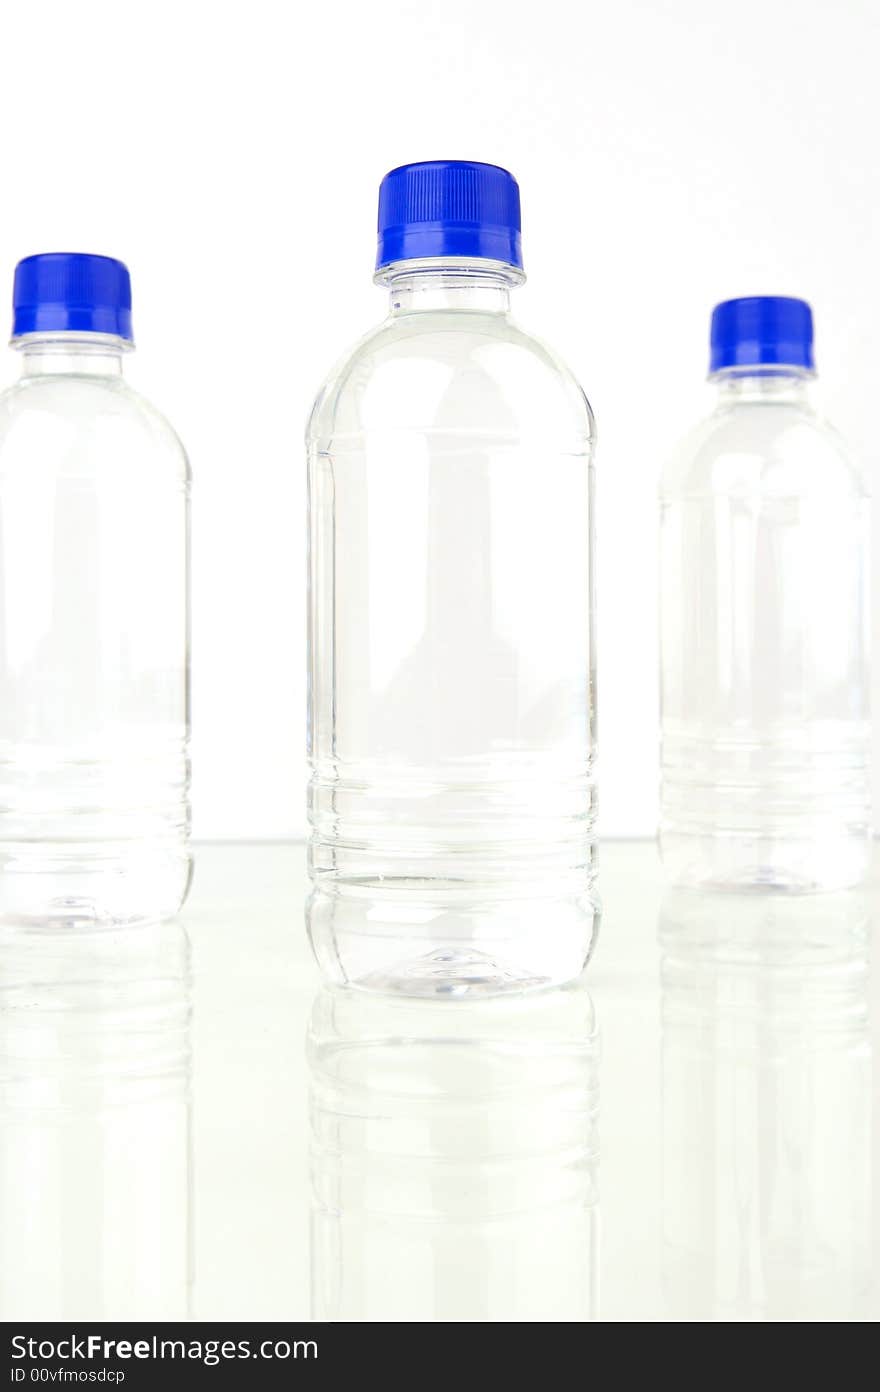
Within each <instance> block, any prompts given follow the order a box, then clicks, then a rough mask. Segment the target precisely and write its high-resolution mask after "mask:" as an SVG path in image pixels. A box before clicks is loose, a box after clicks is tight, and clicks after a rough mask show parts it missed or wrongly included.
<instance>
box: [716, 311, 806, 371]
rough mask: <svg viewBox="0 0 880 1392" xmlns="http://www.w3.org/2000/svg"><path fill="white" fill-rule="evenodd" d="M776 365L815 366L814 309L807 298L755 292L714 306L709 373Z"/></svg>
mask: <svg viewBox="0 0 880 1392" xmlns="http://www.w3.org/2000/svg"><path fill="white" fill-rule="evenodd" d="M774 366H776V367H800V368H805V369H807V370H808V371H812V370H813V367H814V362H813V312H812V310H811V309H810V306H809V305H808V304H807V302H806V300H794V299H789V297H788V296H787V295H753V296H750V297H748V298H746V299H742V300H725V301H724V303H723V304H720V305H716V306H715V308H714V310H713V311H712V328H711V334H710V357H709V371H710V373H712V372H720V371H722V370H723V369H724V368H726V367H774Z"/></svg>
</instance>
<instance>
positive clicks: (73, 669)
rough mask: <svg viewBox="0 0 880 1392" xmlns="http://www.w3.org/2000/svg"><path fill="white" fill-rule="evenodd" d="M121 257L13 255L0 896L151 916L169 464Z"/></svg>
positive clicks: (177, 483)
mask: <svg viewBox="0 0 880 1392" xmlns="http://www.w3.org/2000/svg"><path fill="white" fill-rule="evenodd" d="M132 346H133V343H132V331H131V287H130V283H129V276H128V271H127V270H126V268H125V266H123V265H122V263H121V262H119V261H114V260H111V259H110V258H109V257H104V256H87V255H73V254H54V255H46V256H31V257H28V258H27V259H26V260H24V261H22V262H20V263H19V265H18V267H17V269H16V273H15V292H14V325H13V347H14V348H16V349H18V351H19V352H20V354H21V362H22V372H21V377H20V378H19V380H18V382H17V383H16V384H15V385H14V386H13V387H11V388H9V390H7V391H6V392H4V393H3V395H2V396H0V594H2V600H0V915H2V917H3V919H4V920H6V921H7V922H9V921H15V922H20V923H21V924H23V925H47V924H52V925H58V926H65V927H66V926H70V927H83V926H88V925H93V926H101V925H106V924H123V923H132V922H137V921H146V920H151V919H159V918H164V917H166V916H169V915H171V914H173V913H174V912H175V911H176V910H177V909H178V908H179V907H180V905H181V903H182V902H183V899H184V896H185V894H186V890H187V886H188V884H189V878H190V857H189V850H188V834H189V757H188V734H189V698H188V599H187V585H188V525H189V522H188V519H189V512H188V508H189V503H188V494H189V469H188V465H187V460H186V456H185V454H184V452H183V449H182V447H181V445H180V442H179V440H178V439H177V436H176V435H175V434H174V432H173V431H172V430H171V428H170V426H169V425H168V424H167V422H166V421H165V420H164V419H163V418H162V416H161V415H159V413H158V411H156V410H155V409H154V408H153V407H152V406H150V405H148V403H147V402H146V401H144V400H143V399H142V398H141V397H140V396H138V395H137V394H136V393H135V392H133V391H132V390H131V388H130V387H129V386H128V385H127V383H126V382H125V380H124V379H123V376H122V361H123V356H124V354H125V353H126V351H127V350H129V349H130V348H131V347H132Z"/></svg>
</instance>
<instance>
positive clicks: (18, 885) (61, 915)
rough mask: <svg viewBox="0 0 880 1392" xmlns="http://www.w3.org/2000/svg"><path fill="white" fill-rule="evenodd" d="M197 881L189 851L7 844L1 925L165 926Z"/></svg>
mask: <svg viewBox="0 0 880 1392" xmlns="http://www.w3.org/2000/svg"><path fill="white" fill-rule="evenodd" d="M191 882H192V857H191V856H190V854H189V853H188V852H187V851H186V850H182V851H181V850H179V849H177V848H175V849H169V850H146V849H143V848H138V849H137V850H130V849H125V850H122V849H120V848H119V847H108V846H104V847H100V848H98V847H95V846H83V845H77V844H75V843H63V844H60V845H59V844H53V843H39V844H23V843H9V842H7V843H5V844H4V843H0V923H2V924H3V925H4V926H5V927H7V928H19V929H22V930H24V931H40V930H48V931H60V932H67V931H88V930H91V929H96V930H97V929H103V928H124V927H134V926H136V925H140V924H148V923H161V922H164V921H165V920H166V919H169V918H173V917H174V915H175V914H176V913H177V912H178V911H179V910H180V908H181V907H182V905H183V903H184V901H185V899H186V896H187V894H188V893H189V887H190V884H191Z"/></svg>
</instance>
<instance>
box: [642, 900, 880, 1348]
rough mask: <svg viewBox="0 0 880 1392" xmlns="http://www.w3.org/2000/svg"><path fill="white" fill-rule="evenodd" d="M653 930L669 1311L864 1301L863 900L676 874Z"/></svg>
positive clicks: (867, 1136)
mask: <svg viewBox="0 0 880 1392" xmlns="http://www.w3.org/2000/svg"><path fill="white" fill-rule="evenodd" d="M660 943H661V950H662V954H663V960H662V984H663V1133H664V1136H663V1140H664V1173H663V1189H664V1241H663V1265H664V1278H665V1291H666V1299H667V1309H668V1314H669V1315H670V1317H672V1318H675V1319H682V1320H688V1321H694V1320H708V1321H714V1322H718V1321H762V1320H766V1321H822V1322H828V1321H833V1320H843V1321H852V1320H859V1319H864V1318H866V1317H867V1311H868V1302H869V1300H870V1286H871V1253H870V1227H871V1050H870V1035H869V1025H868V995H867V981H868V957H867V943H868V921H867V910H866V905H865V901H864V899H863V898H862V897H861V896H860V895H858V894H855V893H840V894H827V895H815V896H788V895H778V896H767V895H762V894H752V895H748V894H723V895H722V894H715V895H712V894H702V893H698V892H695V891H678V892H675V893H673V894H671V895H670V896H669V898H668V899H667V901H666V903H665V905H664V907H663V910H662V911H661V919H660Z"/></svg>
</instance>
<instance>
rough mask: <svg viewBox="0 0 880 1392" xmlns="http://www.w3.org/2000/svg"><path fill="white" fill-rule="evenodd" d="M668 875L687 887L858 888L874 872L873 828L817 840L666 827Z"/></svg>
mask: <svg viewBox="0 0 880 1392" xmlns="http://www.w3.org/2000/svg"><path fill="white" fill-rule="evenodd" d="M659 845H660V857H661V860H662V861H663V866H664V869H665V871H666V875H667V879H668V880H669V882H670V883H671V884H673V885H676V886H677V887H679V888H681V889H700V890H707V891H710V892H712V891H722V892H723V891H728V890H729V891H732V892H735V893H743V892H748V891H750V890H754V891H758V892H760V893H775V892H779V893H783V894H817V893H824V892H831V891H834V890H843V889H852V888H855V887H857V886H858V885H860V884H862V883H863V882H864V880H865V878H866V876H867V874H868V870H869V868H870V859H871V842H870V839H869V836H868V834H867V832H857V833H852V834H844V835H841V834H839V833H837V834H829V835H821V836H819V837H816V838H803V839H795V838H780V837H773V836H731V835H727V834H720V833H714V832H708V833H706V834H704V835H694V834H692V833H690V834H682V833H680V832H674V831H668V830H663V829H661V832H660V838H659Z"/></svg>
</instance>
